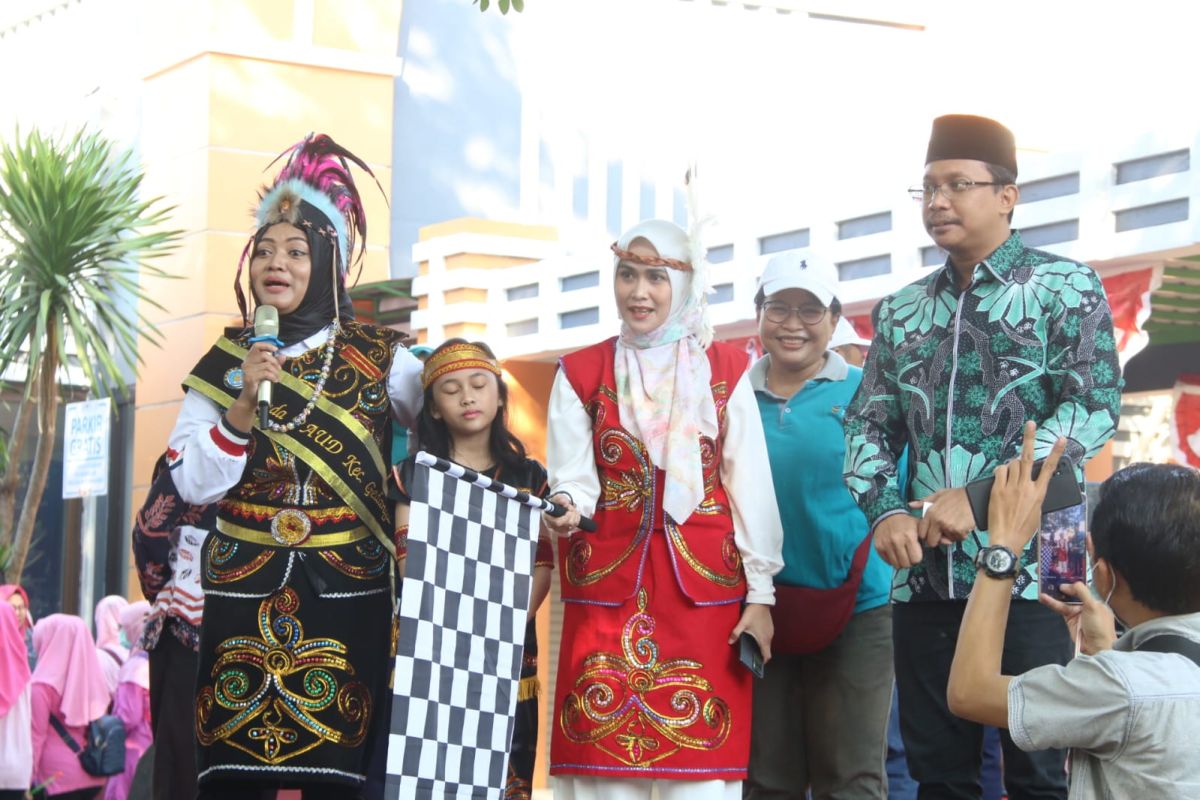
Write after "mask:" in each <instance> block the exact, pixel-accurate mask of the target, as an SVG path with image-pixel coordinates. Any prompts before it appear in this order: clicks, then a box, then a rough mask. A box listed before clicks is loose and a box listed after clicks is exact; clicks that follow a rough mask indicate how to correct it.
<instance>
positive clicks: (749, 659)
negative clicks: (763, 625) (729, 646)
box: [738, 633, 766, 678]
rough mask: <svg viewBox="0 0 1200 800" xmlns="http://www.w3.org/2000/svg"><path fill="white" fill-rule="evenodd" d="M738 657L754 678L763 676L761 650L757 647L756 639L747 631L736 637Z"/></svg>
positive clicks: (763, 666)
mask: <svg viewBox="0 0 1200 800" xmlns="http://www.w3.org/2000/svg"><path fill="white" fill-rule="evenodd" d="M738 659H739V660H740V661H741V662H742V663H743V664H745V665H746V669H748V670H750V671H751V672H753V673H754V676H755V677H756V678H761V677H762V676H763V673H764V672H765V669H766V665H765V664H764V663H763V655H762V650H761V649H759V647H758V640H757V639H755V638H754V637H753V636H752V635H751V634H749V633H743V634H742V635H741V637H740V638H739V639H738Z"/></svg>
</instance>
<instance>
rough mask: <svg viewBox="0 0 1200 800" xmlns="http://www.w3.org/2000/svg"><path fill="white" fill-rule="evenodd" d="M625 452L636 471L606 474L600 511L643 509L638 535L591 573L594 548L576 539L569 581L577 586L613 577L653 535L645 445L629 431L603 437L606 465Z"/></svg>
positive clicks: (583, 539)
mask: <svg viewBox="0 0 1200 800" xmlns="http://www.w3.org/2000/svg"><path fill="white" fill-rule="evenodd" d="M624 450H628V451H629V453H630V454H631V455H632V456H633V458H634V460H635V461H636V462H637V467H635V468H634V469H632V470H629V471H627V472H622V473H621V474H620V476H619V477H616V478H614V477H612V476H611V475H609V474H607V473H603V475H604V477H603V485H602V486H601V489H602V492H601V495H600V508H602V509H614V508H621V509H624V510H626V511H631V512H636V511H638V510H639V509H640V510H641V514H642V518H641V520H640V522H639V523H638V529H637V534H636V535H635V536H634V537H633V538H632V539H630V541H629V544H628V545H627V546H626V547H625V549H624V550H622V551H621V553H620V554H619V555H617V557H616V558H615V559H613V560H612V561H611V562H610V563H608V564H605V565H603V566H601V567H598V568H597V569H594V570H589V569H588V561H589V559H591V556H592V546H591V544H590V543H589V542H588V539H587V537H586V536H581V535H579V536H575V537H573V538H572V541H571V549H570V550H569V551H568V553H567V580H569V581H570V582H571V583H572V584H574V585H576V586H588V585H590V584H593V583H595V582H596V581H599V580H601V579H603V578H605V577H607V576H608V575H611V574H612V573H613V572H614V571H615V570H616V569H617V568H618V567H620V566H621V565H622V564H624V563H625V561H626V559H628V558H629V556H630V555H632V554H633V553H634V552H635V551H636V550H637V549H638V548H640V547H641V546H642V545H643V544H645V542H646V537H647V536H649V534H650V525H651V523H652V522H653V519H654V509H653V508H652V504H651V502H650V501H651V500H652V499H653V497H654V469H653V467H651V466H650V456H649V455H648V454H647V453H646V448H645V447H644V446H643V445H642V443H641V442H639V441H638V440H637V439H635V438H634V437H633V436H631V435H630V434H629V433H628V432H627V431H623V430H618V429H616V428H608V429H606V430H605V431H604V432H603V433H601V434H600V442H599V455H600V458H601V459H603V460H604V461H605V462H606V463H608V464H616V463H617V462H618V461H620V459H621V456H622V452H623V451H624Z"/></svg>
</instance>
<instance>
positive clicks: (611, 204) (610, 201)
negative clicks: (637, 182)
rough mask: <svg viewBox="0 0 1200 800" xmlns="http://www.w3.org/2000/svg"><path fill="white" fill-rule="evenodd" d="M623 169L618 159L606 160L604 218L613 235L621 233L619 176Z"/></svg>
mask: <svg viewBox="0 0 1200 800" xmlns="http://www.w3.org/2000/svg"><path fill="white" fill-rule="evenodd" d="M623 174H624V169H623V168H622V166H621V162H620V161H610V162H608V180H607V181H606V183H607V186H606V187H605V193H606V196H605V218H604V221H605V223H606V224H607V225H608V232H609V233H611V234H612V235H613V236H619V235H620V233H621V176H622V175H623Z"/></svg>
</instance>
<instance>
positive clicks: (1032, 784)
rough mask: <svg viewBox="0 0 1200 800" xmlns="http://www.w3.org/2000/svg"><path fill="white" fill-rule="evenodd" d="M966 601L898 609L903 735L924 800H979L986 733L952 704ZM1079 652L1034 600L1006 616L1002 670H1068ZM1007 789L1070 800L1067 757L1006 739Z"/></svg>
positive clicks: (1023, 796)
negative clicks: (950, 689) (949, 691)
mask: <svg viewBox="0 0 1200 800" xmlns="http://www.w3.org/2000/svg"><path fill="white" fill-rule="evenodd" d="M966 605H967V604H966V603H965V602H953V601H951V602H930V603H897V604H895V605H894V606H893V607H892V639H893V644H894V650H895V659H896V688H897V691H898V694H899V698H900V735H901V738H902V739H903V740H904V749H905V752H906V754H907V758H908V770H909V772H910V773H911V774H912V777H913V779H914V780H915V781H917V782H918V783H919V784H920V789H919V790H918V793H917V797H918V798H919V800H943V799H945V800H957V799H958V798H979V797H980V796H981V794H982V788H981V786H980V782H979V769H980V765H981V763H982V746H983V726H982V725H978V724H976V723H974V722H968V721H967V720H964V719H960V718H958V717H956V716H954V715H953V714H951V713H950V709H949V707H948V706H947V704H946V684H947V683H948V682H949V680H950V663H951V661H952V660H953V659H954V647H955V644H956V643H957V642H958V629H959V626H960V625H961V624H962V616H963V612H964V611H965V610H966ZM1073 653H1074V647H1073V645H1072V643H1071V639H1070V636H1069V635H1068V634H1067V626H1066V625H1064V624H1063V622H1062V619H1061V618H1060V617H1059V616H1058V614H1055V613H1054V612H1053V611H1051V610H1050V609H1048V608H1046V607H1045V606H1043V605H1041V604H1040V603H1038V602H1036V601H1033V600H1014V601H1013V603H1012V607H1011V609H1010V610H1009V613H1008V629H1007V632H1006V633H1005V637H1004V655H1003V657H1002V659H1001V669H1002V670H1003V672H1004V674H1005V675H1020V674H1021V673H1022V672H1027V671H1028V670H1031V669H1033V668H1034V667H1040V666H1043V665H1045V664H1065V663H1067V661H1069V660H1070V659H1071V657H1072V655H1073ZM1000 746H1001V749H1002V750H1003V752H1004V786H1005V788H1006V789H1007V790H1008V796H1009V798H1010V800H1042V799H1043V798H1047V799H1053V800H1066V797H1067V772H1066V751H1064V750H1041V751H1038V752H1033V753H1026V752H1025V751H1023V750H1021V749H1020V748H1018V747H1017V746H1016V745H1015V744H1014V743H1013V740H1012V737H1010V736H1009V735H1008V731H1007V730H1002V731H1001V732H1000Z"/></svg>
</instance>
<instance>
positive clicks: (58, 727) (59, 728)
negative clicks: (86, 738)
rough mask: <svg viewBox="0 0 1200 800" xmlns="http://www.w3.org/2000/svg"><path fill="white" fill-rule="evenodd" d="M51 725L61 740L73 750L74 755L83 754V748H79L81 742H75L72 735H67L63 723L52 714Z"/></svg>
mask: <svg viewBox="0 0 1200 800" xmlns="http://www.w3.org/2000/svg"><path fill="white" fill-rule="evenodd" d="M50 724H51V725H52V726H53V727H54V730H55V732H56V733H57V734H58V736H59V738H60V739H62V740H63V742H65V743H66V745H67V747H69V748H71V752H72V753H74V754H75V755H79V754H80V753H82V752H83V748H82V747H80V746H79V742H77V741H75V737H73V736H72V735H71V734H69V733H67V729H66V727H65V726H64V725H63V724H62V722H60V721H59V719H58V717H56V716H54V715H53V714H51V715H50Z"/></svg>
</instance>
